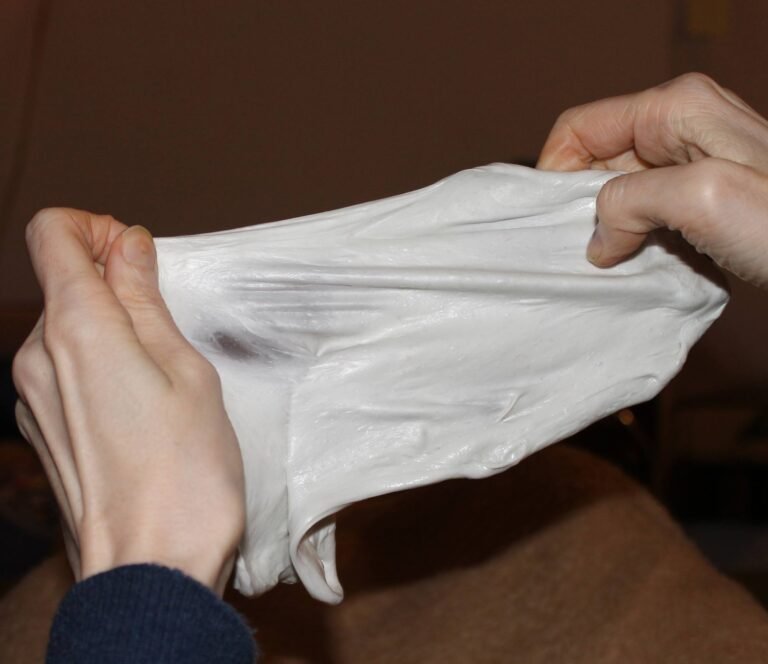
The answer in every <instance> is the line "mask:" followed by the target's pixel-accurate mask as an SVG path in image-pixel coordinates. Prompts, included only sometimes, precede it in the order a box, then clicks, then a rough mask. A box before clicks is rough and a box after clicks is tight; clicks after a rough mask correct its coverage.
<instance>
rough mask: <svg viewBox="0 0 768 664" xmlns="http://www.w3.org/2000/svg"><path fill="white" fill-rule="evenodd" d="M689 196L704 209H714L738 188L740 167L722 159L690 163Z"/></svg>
mask: <svg viewBox="0 0 768 664" xmlns="http://www.w3.org/2000/svg"><path fill="white" fill-rule="evenodd" d="M690 169H691V180H690V181H691V184H692V186H693V192H692V196H691V198H692V199H694V200H697V201H698V202H699V204H700V205H701V206H702V207H703V208H704V209H706V210H714V209H717V207H718V206H719V205H720V204H721V203H722V202H723V201H724V200H725V199H727V198H728V197H730V196H732V195H733V193H734V191H736V190H738V187H739V180H740V176H741V167H740V166H739V165H738V164H736V163H734V162H729V161H726V160H724V159H713V158H708V159H700V160H699V161H696V162H694V163H692V164H691V165H690Z"/></svg>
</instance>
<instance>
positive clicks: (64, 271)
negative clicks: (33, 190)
mask: <svg viewBox="0 0 768 664" xmlns="http://www.w3.org/2000/svg"><path fill="white" fill-rule="evenodd" d="M124 229H125V226H124V225H123V224H121V223H119V222H117V221H115V220H114V219H112V217H107V216H100V215H92V214H90V213H88V212H83V211H80V210H70V209H63V208H61V209H56V208H52V209H48V210H43V211H42V212H39V213H38V214H37V215H35V218H34V219H33V220H32V221H31V222H30V224H29V225H28V226H27V244H28V246H29V251H30V257H31V259H32V264H33V266H34V268H35V272H36V274H37V278H38V281H39V282H40V285H41V287H42V289H43V295H44V299H45V312H46V316H45V326H44V331H43V342H44V344H45V348H46V350H47V351H48V353H49V354H50V356H51V359H52V360H53V363H54V366H55V367H56V371H57V374H59V379H60V383H61V379H62V376H61V374H62V373H64V374H73V375H74V374H78V373H82V372H85V373H86V374H87V373H89V372H92V371H94V370H95V371H98V370H99V369H100V366H99V365H100V363H101V359H100V358H99V357H98V355H97V354H95V353H93V348H94V347H95V346H96V345H97V344H99V343H101V344H103V343H105V340H106V339H108V340H110V342H111V343H112V344H114V345H116V346H119V347H120V348H121V352H122V353H123V354H127V355H135V354H137V353H139V354H140V353H141V352H143V351H141V348H140V345H139V343H138V340H137V339H136V337H135V335H134V333H133V330H132V328H131V324H130V319H129V318H128V315H127V314H126V312H125V310H124V309H123V307H122V306H120V304H119V302H118V301H117V298H116V297H115V294H114V293H113V292H112V289H111V288H109V286H107V284H106V283H105V282H104V279H103V278H102V276H101V274H100V273H99V270H98V268H97V266H98V265H100V264H102V263H104V261H105V260H106V258H107V256H108V253H109V249H110V247H111V246H112V243H113V242H114V240H115V238H116V237H118V236H119V235H120V233H122V232H123V230H124Z"/></svg>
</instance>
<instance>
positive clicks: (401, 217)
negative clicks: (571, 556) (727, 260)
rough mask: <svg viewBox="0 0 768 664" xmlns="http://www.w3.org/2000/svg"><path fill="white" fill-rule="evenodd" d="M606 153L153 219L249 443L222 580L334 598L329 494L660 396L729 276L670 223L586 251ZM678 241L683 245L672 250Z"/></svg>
mask: <svg viewBox="0 0 768 664" xmlns="http://www.w3.org/2000/svg"><path fill="white" fill-rule="evenodd" d="M613 175H615V174H612V173H605V172H597V171H584V172H579V173H550V172H541V171H535V170H531V169H527V168H522V167H517V166H507V165H501V164H495V165H492V166H486V167H483V168H475V169H472V170H468V171H464V172H461V173H458V174H456V175H453V176H451V177H448V178H446V179H444V180H441V181H440V182H437V183H436V184H433V185H432V186H429V187H426V188H425V189H421V190H419V191H415V192H412V193H409V194H404V195H401V196H395V197H393V198H388V199H385V200H381V201H376V202H373V203H366V204H363V205H357V206H354V207H350V208H346V209H343V210H338V211H334V212H327V213H324V214H317V215H312V216H309V217H303V218H300V219H293V220H289V221H282V222H276V223H270V224H264V225H260V226H253V227H250V228H243V229H238V230H232V231H226V232H221V233H212V234H208V235H198V236H190V237H178V238H165V239H160V240H158V241H157V246H158V254H159V264H160V278H161V287H162V292H163V295H164V296H165V298H166V300H167V302H168V306H169V307H170V310H171V313H172V314H173V317H174V319H175V320H176V322H177V323H178V325H179V327H180V329H181V330H182V332H183V333H184V334H185V336H187V337H188V338H189V339H190V340H191V342H192V343H193V344H194V345H195V347H196V348H198V349H199V350H200V352H202V353H203V354H204V355H205V356H206V357H207V358H208V359H209V360H210V361H211V362H212V363H213V364H214V365H215V366H216V368H217V369H218V371H219V374H220V376H221V380H222V385H223V390H224V399H225V403H226V407H227V410H228V413H229V415H230V417H231V420H232V423H233V425H234V427H235V430H236V432H237V435H238V438H239V441H240V446H241V448H242V453H243V461H244V464H245V473H246V485H247V509H248V521H247V529H246V534H245V538H244V541H243V543H242V547H241V555H240V558H239V560H238V564H237V580H236V585H237V587H238V588H239V589H240V590H241V591H242V592H244V593H247V594H251V593H261V592H264V591H266V590H267V589H269V588H270V587H272V586H273V585H274V584H275V583H277V582H278V581H294V580H295V579H296V577H297V576H298V578H299V579H301V581H302V582H303V583H304V585H305V586H306V588H307V590H308V591H309V592H310V593H311V594H312V595H313V596H314V597H316V598H318V599H321V600H324V601H326V602H338V601H340V600H341V598H342V589H341V585H340V584H339V580H338V577H337V574H336V563H335V552H334V546H335V539H334V538H335V533H334V530H335V523H334V518H333V516H334V514H335V513H336V512H338V511H339V510H341V509H342V508H343V507H344V506H346V505H348V504H350V503H353V502H355V501H359V500H363V499H365V498H368V497H371V496H375V495H378V494H382V493H387V492H391V491H397V490H400V489H404V488H408V487H415V486H419V485H423V484H429V483H432V482H438V481H441V480H445V479H448V478H452V477H485V476H488V475H492V474H494V473H498V472H501V471H502V470H504V469H506V468H509V467H510V466H511V465H513V464H515V463H517V462H518V461H520V460H521V459H522V458H524V457H525V456H527V455H529V454H532V453H533V452H535V451H536V450H538V449H540V448H542V447H543V446H545V445H548V444H550V443H552V442H555V441H557V440H560V439H562V438H564V437H565V436H568V435H569V434H571V433H574V432H575V431H577V430H579V429H581V428H583V427H585V426H586V425H588V424H589V423H591V422H593V421H594V420H596V419H598V418H600V417H603V416H605V415H607V414H609V413H611V412H614V411H616V410H618V409H620V408H622V407H625V406H628V405H631V404H634V403H637V402H640V401H644V400H646V399H649V398H651V397H653V396H654V395H655V394H656V393H658V391H659V390H660V389H661V388H662V387H663V386H664V385H665V384H666V383H667V381H669V379H670V378H671V377H672V376H673V375H674V374H675V373H676V372H677V371H678V369H679V368H680V367H681V365H682V363H683V361H684V359H685V356H686V353H687V352H688V349H689V348H690V346H691V345H692V344H693V343H694V342H695V341H696V340H697V339H698V338H699V337H700V336H701V334H702V333H703V332H704V330H705V329H706V328H707V327H708V326H709V324H710V323H711V322H712V321H713V320H714V319H715V318H716V317H717V316H718V315H719V313H720V312H721V310H722V308H723V307H724V305H725V302H726V300H727V295H726V292H725V290H724V288H723V287H722V285H721V282H720V281H719V279H718V276H717V274H716V273H714V272H713V271H712V270H711V269H710V268H709V266H708V264H707V263H706V261H705V260H704V259H700V257H696V256H694V255H691V254H693V252H687V253H686V252H685V251H683V250H681V249H679V248H678V247H677V246H676V245H675V247H674V248H673V247H672V245H671V244H670V243H669V239H665V240H663V241H660V240H655V241H653V242H651V243H649V245H648V246H646V247H645V248H644V249H643V250H642V251H641V252H639V253H638V255H636V256H635V257H634V258H632V259H631V260H629V261H627V262H625V263H623V264H621V265H619V266H617V267H615V268H612V269H608V270H600V269H597V268H595V267H593V266H592V265H590V264H589V262H588V261H587V260H586V258H585V248H586V245H587V242H588V240H589V237H590V234H591V233H592V230H593V227H594V221H595V197H596V196H597V193H598V191H599V190H600V187H601V186H602V185H603V184H604V183H605V182H606V181H607V180H608V179H610V178H611V177H612V176H613ZM680 252H682V253H680Z"/></svg>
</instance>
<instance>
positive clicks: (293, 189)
mask: <svg viewBox="0 0 768 664" xmlns="http://www.w3.org/2000/svg"><path fill="white" fill-rule="evenodd" d="M691 1H693V2H696V0H691ZM702 1H704V0H702ZM709 1H710V2H711V0H709ZM715 2H716V3H717V0H715ZM725 5H726V6H727V8H728V10H729V14H730V16H729V21H728V26H727V29H726V30H724V31H722V32H721V34H718V35H715V36H712V37H696V38H694V37H692V36H691V35H690V34H689V33H688V32H687V30H686V25H687V24H686V21H685V12H684V6H685V2H684V1H683V0H680V1H677V0H645V1H644V2H635V1H632V0H618V1H617V0H614V1H609V0H581V1H580V2H573V1H572V0H550V1H549V2H517V1H514V0H388V1H387V2H375V1H373V0H362V1H355V2H352V1H349V0H347V1H342V0H325V1H323V2H317V1H316V0H302V1H287V0H286V1H281V2H271V1H266V0H228V1H223V2H210V1H204V0H185V1H183V2H182V1H181V0H178V1H177V2H150V1H149V0H139V1H132V2H115V1H112V2H105V1H104V0H35V1H31V0H27V1H25V0H2V2H0V195H1V196H2V199H0V224H2V236H1V238H2V240H1V244H0V350H2V349H7V348H8V347H12V346H13V345H14V344H15V343H17V340H18V337H19V335H20V334H21V332H20V330H22V329H24V328H25V326H26V325H27V321H28V319H29V316H30V314H29V312H31V311H33V310H34V309H35V308H36V307H37V303H38V298H39V295H38V291H37V287H36V285H35V283H34V280H33V277H32V275H31V270H30V269H29V266H28V262H27V259H26V255H25V250H24V248H23V242H22V238H23V228H24V225H25V223H26V221H27V220H28V219H29V218H30V216H31V215H32V214H33V213H34V211H35V210H37V209H38V208H41V207H44V206H49V205H71V206H76V207H83V208H87V209H92V210H96V211H102V212H110V213H112V214H114V215H115V216H117V217H119V218H121V219H122V220H124V221H125V222H127V223H131V224H133V223H142V224H144V225H146V226H148V227H149V228H150V229H151V230H152V231H153V232H155V233H156V234H158V235H166V234H182V233H197V232H203V231H209V230H215V229H221V228H227V227H232V226H241V225H245V224H250V223H255V222H259V221H267V220H273V219H279V218H284V217H290V216H295V215H299V214H305V213H310V212H317V211H321V210H325V209H330V208H334V207H338V206H342V205H346V204H350V203H354V202H359V201H362V200H367V199H372V198H377V197H381V196H386V195H388V194H393V193H398V192H401V191H405V190H408V189H412V188H415V187H419V186H422V185H425V184H428V183H429V182H431V181H433V180H435V179H436V178H439V177H441V176H444V175H447V174H449V173H451V172H454V171H456V170H458V169H461V168H464V167H468V166H473V165H477V164H482V163H486V162H490V161H494V160H503V161H511V160H518V159H531V158H535V156H536V154H537V152H538V150H539V148H540V146H541V144H542V142H543V140H544V138H545V137H546V134H547V131H548V129H549V127H550V126H551V124H552V122H553V121H554V119H555V118H556V116H557V115H558V113H559V112H560V111H561V110H563V109H565V108H566V107H568V106H571V105H573V104H576V103H581V102H585V101H589V100H591V99H595V98H599V97H604V96H607V95H612V94H617V93H621V92H628V91H632V90H637V89H641V88H644V87H647V86H650V85H653V84H655V83H658V82H660V81H663V80H666V79H668V78H670V77H671V76H672V75H674V74H676V73H679V72H681V71H684V70H688V69H702V70H704V71H708V72H710V73H712V74H714V75H715V76H716V77H718V78H719V79H720V80H721V81H722V82H723V83H724V84H726V85H728V86H729V87H732V88H733V89H735V90H737V91H738V92H739V93H741V94H742V95H743V96H744V97H745V98H746V99H747V100H748V101H750V102H752V103H753V104H754V105H755V106H756V108H757V109H758V110H760V111H762V112H768V84H766V83H765V82H764V76H763V71H762V70H763V69H764V64H763V63H764V62H766V61H768V59H766V56H768V52H767V51H768V46H766V40H765V38H764V29H763V26H764V25H766V21H768V7H766V6H764V3H751V2H748V1H747V0H732V1H731V2H726V3H725ZM35 63H37V64H35ZM30 81H31V82H32V83H33V85H31V87H30ZM30 91H31V93H32V94H31V96H30V94H28V93H30ZM31 98H32V99H33V101H34V103H28V102H29V100H30V99H31ZM25 100H27V103H25ZM767 302H768V300H766V298H765V296H763V295H762V294H757V293H755V292H753V291H751V290H748V289H742V288H740V289H739V291H738V292H737V298H736V302H734V304H733V305H731V308H730V311H729V313H728V316H727V317H726V320H724V321H723V323H722V324H720V325H719V329H716V330H715V331H714V332H713V334H712V336H711V339H710V340H708V341H707V343H706V344H705V345H703V346H702V348H701V350H700V352H699V356H700V358H702V359H701V361H702V362H704V364H703V366H705V367H717V371H718V372H720V373H717V372H714V373H713V372H709V371H707V372H706V374H707V376H712V380H713V381H715V382H717V381H721V380H722V377H723V376H728V377H729V380H733V381H738V380H753V379H754V380H758V379H760V380H761V379H762V377H763V376H766V375H768V357H766V360H765V361H764V362H760V361H758V362H755V361H754V359H752V360H750V359H749V358H753V356H754V353H755V351H756V349H757V348H758V347H761V346H762V339H763V338H768V337H767V336H765V333H768V309H767V308H766V303H767ZM734 339H736V340H737V341H738V344H737V346H738V353H740V354H741V355H743V361H742V360H740V359H739V358H738V357H737V358H735V359H734V357H733V352H734V351H733V348H734V344H733V343H732V342H733V340H734ZM766 355H768V354H766ZM734 367H736V369H734ZM699 382H700V381H699V380H698V379H697V381H696V384H699Z"/></svg>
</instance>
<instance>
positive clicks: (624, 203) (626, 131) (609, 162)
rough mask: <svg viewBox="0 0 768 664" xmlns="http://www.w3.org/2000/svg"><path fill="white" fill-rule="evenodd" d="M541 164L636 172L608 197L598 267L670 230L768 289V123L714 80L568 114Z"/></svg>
mask: <svg viewBox="0 0 768 664" xmlns="http://www.w3.org/2000/svg"><path fill="white" fill-rule="evenodd" d="M538 167H539V168H542V169H547V170H580V169H586V168H600V169H611V170H621V171H629V173H628V174H627V175H623V176H620V177H617V178H615V179H613V180H611V181H610V182H608V183H607V184H606V185H605V186H604V187H603V189H602V190H601V192H600V194H599V196H598V200H597V216H598V219H599V222H598V224H597V226H596V228H595V234H594V236H593V238H592V240H591V241H590V244H589V247H588V249H587V255H588V258H589V259H590V260H591V261H592V262H593V263H595V264H596V265H598V266H601V267H607V266H610V265H614V264H615V263H617V262H619V261H621V260H623V259H624V258H626V257H628V256H629V255H631V254H632V253H633V252H635V251H636V250H637V249H638V248H639V247H640V246H641V244H642V243H643V240H644V239H645V237H646V236H647V235H648V233H650V232H651V231H653V230H654V229H656V228H660V227H667V228H670V229H672V230H677V231H680V232H681V233H682V235H683V236H684V237H685V238H686V240H688V242H690V243H691V244H692V245H693V246H694V247H696V249H697V250H699V251H700V252H702V253H706V254H708V255H709V256H711V257H712V258H713V259H714V260H715V261H716V262H717V263H718V264H720V265H721V266H722V267H724V268H726V269H728V270H730V271H731V272H733V273H735V274H736V275H738V276H740V277H742V278H744V279H746V280H749V281H752V282H753V283H756V284H758V285H764V286H765V285H768V260H766V256H768V122H767V121H766V120H765V119H764V118H762V117H760V115H758V114H757V113H756V112H755V111H754V110H753V109H751V108H750V107H749V106H747V104H745V103H744V102H743V101H742V100H741V99H739V98H738V97H737V96H736V95H735V94H733V93H732V92H730V91H728V90H725V89H724V88H722V87H720V86H719V85H717V83H715V82H714V81H712V80H711V79H709V78H707V77H706V76H703V75H701V74H686V75H685V76H681V77H679V78H676V79H674V80H672V81H670V82H668V83H665V84H663V85H660V86H658V87H655V88H651V89H649V90H645V91H644V92H639V93H635V94H630V95H625V96H622V97H614V98H611V99H604V100H602V101H597V102H594V103H591V104H586V105H584V106H578V107H575V108H572V109H570V110H568V111H565V112H564V113H563V114H562V115H561V116H560V117H559V118H558V120H557V122H556V123H555V125H554V127H553V128H552V131H551V132H550V135H549V138H548V139H547V141H546V143H545V145H544V148H543V150H542V153H541V156H540V158H539V163H538Z"/></svg>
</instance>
